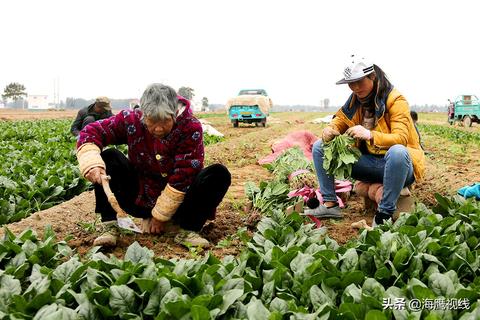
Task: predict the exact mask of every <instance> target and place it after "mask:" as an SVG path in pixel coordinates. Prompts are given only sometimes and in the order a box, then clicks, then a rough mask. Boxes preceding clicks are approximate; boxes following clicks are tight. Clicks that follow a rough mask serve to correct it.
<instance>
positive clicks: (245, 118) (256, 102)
mask: <svg viewBox="0 0 480 320" xmlns="http://www.w3.org/2000/svg"><path fill="white" fill-rule="evenodd" d="M271 108H272V100H271V99H270V97H269V96H268V94H267V92H266V91H265V90H264V89H244V90H240V92H239V93H238V96H236V97H235V98H232V99H230V100H229V101H228V102H227V112H228V117H229V119H230V121H231V123H232V124H233V127H235V128H237V127H238V125H239V123H241V122H243V123H255V126H260V125H261V126H263V127H265V126H266V125H267V117H268V115H269V111H270V109H271Z"/></svg>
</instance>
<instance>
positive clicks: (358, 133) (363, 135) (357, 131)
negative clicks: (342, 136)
mask: <svg viewBox="0 0 480 320" xmlns="http://www.w3.org/2000/svg"><path fill="white" fill-rule="evenodd" d="M345 133H346V134H347V135H349V136H350V137H352V138H355V139H360V140H370V139H372V133H371V132H370V130H368V129H365V128H364V127H363V126H361V125H356V126H353V127H350V128H348V129H347V131H346V132H345Z"/></svg>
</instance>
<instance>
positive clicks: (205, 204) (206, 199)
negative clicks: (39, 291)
mask: <svg viewBox="0 0 480 320" xmlns="http://www.w3.org/2000/svg"><path fill="white" fill-rule="evenodd" d="M101 156H102V158H103V161H105V164H106V172H107V174H108V175H109V176H110V177H111V180H110V188H111V189H112V192H113V193H114V194H115V197H116V198H117V201H118V203H119V205H120V207H121V208H122V209H123V210H125V211H126V212H127V213H128V214H130V215H132V216H134V217H138V218H151V217H152V213H151V211H152V210H151V209H150V208H144V207H139V206H137V205H136V204H135V199H136V197H137V195H138V178H137V174H136V172H135V170H134V168H133V166H132V165H131V164H130V162H129V161H128V159H127V157H126V156H125V155H124V154H123V153H121V152H120V151H118V150H117V149H107V150H105V151H103V152H102V153H101ZM230 183H231V175H230V172H229V171H228V169H227V168H226V167H225V166H223V165H221V164H213V165H211V166H209V167H206V168H204V169H203V170H202V171H200V173H199V174H198V175H197V177H196V178H195V180H194V181H193V183H192V184H191V185H190V187H189V189H188V190H187V192H186V194H185V199H184V201H183V203H182V204H181V205H180V207H179V208H178V209H177V212H176V213H175V214H174V216H173V217H172V220H173V221H174V222H175V223H176V224H178V225H179V226H180V227H181V228H183V229H186V230H192V231H199V230H200V229H201V228H202V227H203V225H204V224H205V222H206V221H207V219H213V218H214V217H215V211H216V208H217V206H218V205H219V204H220V202H221V201H222V199H223V196H224V195H225V193H226V192H227V190H228V187H229V186H230ZM95 199H96V207H95V211H96V212H98V213H100V214H101V216H102V221H103V222H106V221H112V220H116V218H117V216H116V213H115V211H114V210H113V208H112V207H111V205H110V203H109V202H108V199H107V197H106V195H105V192H104V191H103V188H102V186H101V185H99V184H95Z"/></svg>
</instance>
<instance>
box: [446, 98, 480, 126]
mask: <svg viewBox="0 0 480 320" xmlns="http://www.w3.org/2000/svg"><path fill="white" fill-rule="evenodd" d="M448 122H449V123H450V124H455V122H459V123H461V124H462V125H463V126H464V127H471V126H472V123H473V122H476V123H479V122H480V100H479V99H478V98H477V96H476V95H467V94H464V95H460V96H458V97H456V98H455V100H454V101H450V105H449V106H448Z"/></svg>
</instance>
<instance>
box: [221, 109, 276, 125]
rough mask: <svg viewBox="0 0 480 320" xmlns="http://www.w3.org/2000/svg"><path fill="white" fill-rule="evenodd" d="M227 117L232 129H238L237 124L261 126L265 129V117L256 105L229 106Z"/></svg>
mask: <svg viewBox="0 0 480 320" xmlns="http://www.w3.org/2000/svg"><path fill="white" fill-rule="evenodd" d="M228 117H229V118H230V121H231V122H232V123H233V126H234V127H238V123H239V122H245V123H255V124H261V125H262V126H264V127H265V124H266V123H267V116H266V115H265V114H264V113H263V112H262V111H261V110H260V108H259V107H258V106H257V105H253V106H240V105H234V106H231V107H230V109H229V111H228Z"/></svg>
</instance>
